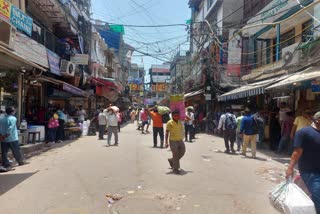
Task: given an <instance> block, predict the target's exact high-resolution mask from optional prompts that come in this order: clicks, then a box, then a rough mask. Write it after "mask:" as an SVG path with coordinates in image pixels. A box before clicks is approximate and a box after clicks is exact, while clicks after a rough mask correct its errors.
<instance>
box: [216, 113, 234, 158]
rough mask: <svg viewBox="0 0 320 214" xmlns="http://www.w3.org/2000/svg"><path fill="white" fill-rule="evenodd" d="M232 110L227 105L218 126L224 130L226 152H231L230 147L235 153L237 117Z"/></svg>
mask: <svg viewBox="0 0 320 214" xmlns="http://www.w3.org/2000/svg"><path fill="white" fill-rule="evenodd" d="M230 112H231V109H230V107H226V109H225V114H223V115H222V116H221V117H220V121H219V126H218V129H219V130H222V131H223V138H224V144H225V147H226V150H225V153H230V149H231V152H232V153H235V150H234V142H235V140H236V129H237V122H236V121H237V118H236V116H235V115H234V114H231V113H230ZM229 141H230V145H229Z"/></svg>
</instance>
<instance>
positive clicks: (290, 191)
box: [269, 181, 316, 214]
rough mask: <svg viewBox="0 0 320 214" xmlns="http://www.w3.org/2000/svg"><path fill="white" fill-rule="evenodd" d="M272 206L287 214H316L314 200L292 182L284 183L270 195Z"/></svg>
mask: <svg viewBox="0 0 320 214" xmlns="http://www.w3.org/2000/svg"><path fill="white" fill-rule="evenodd" d="M269 199H270V202H271V204H272V205H273V206H274V207H275V208H276V209H278V210H279V211H281V212H283V213H285V214H316V210H315V207H314V204H313V202H312V200H311V199H310V198H309V196H307V195H306V194H305V193H304V191H303V190H301V189H300V188H299V187H298V186H297V185H296V184H294V183H292V182H291V181H286V182H282V183H281V184H279V185H278V186H276V187H275V188H274V189H272V190H271V192H270V193H269Z"/></svg>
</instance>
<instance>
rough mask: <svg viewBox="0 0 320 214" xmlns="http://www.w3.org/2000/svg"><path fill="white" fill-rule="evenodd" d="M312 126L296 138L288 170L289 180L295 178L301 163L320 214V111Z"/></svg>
mask: <svg viewBox="0 0 320 214" xmlns="http://www.w3.org/2000/svg"><path fill="white" fill-rule="evenodd" d="M312 121H313V122H312V124H311V126H308V127H305V128H302V129H300V130H299V131H298V132H296V134H295V137H294V152H293V153H292V156H291V161H290V164H289V166H288V169H287V172H286V174H287V178H290V177H292V176H293V171H294V169H293V168H294V166H295V165H296V163H298V162H299V164H298V165H299V171H300V175H301V177H302V179H303V181H304V182H305V184H306V186H307V187H308V190H309V191H310V193H311V194H312V196H311V199H312V201H313V203H314V205H315V207H316V211H317V214H320V155H319V154H320V111H319V112H317V113H316V114H315V115H314V116H313V119H312Z"/></svg>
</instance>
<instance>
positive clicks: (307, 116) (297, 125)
mask: <svg viewBox="0 0 320 214" xmlns="http://www.w3.org/2000/svg"><path fill="white" fill-rule="evenodd" d="M311 122H312V112H311V111H310V109H305V110H303V112H302V115H301V116H298V117H296V118H295V120H294V122H293V127H292V130H291V134H290V138H291V139H293V138H294V135H295V133H296V132H297V131H299V130H300V129H303V128H304V127H307V126H310V125H311Z"/></svg>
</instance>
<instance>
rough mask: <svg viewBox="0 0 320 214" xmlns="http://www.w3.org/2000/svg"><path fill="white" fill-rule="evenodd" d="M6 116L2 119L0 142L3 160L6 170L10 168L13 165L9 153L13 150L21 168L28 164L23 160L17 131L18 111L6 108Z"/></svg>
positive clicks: (0, 119)
mask: <svg viewBox="0 0 320 214" xmlns="http://www.w3.org/2000/svg"><path fill="white" fill-rule="evenodd" d="M5 112H6V114H5V115H4V116H3V117H0V142H1V158H2V165H3V167H4V168H10V167H11V164H10V161H9V159H8V152H9V149H11V151H12V154H13V156H14V158H15V159H16V161H17V163H18V164H19V165H20V166H21V165H24V164H27V162H25V161H24V160H23V157H22V153H21V151H20V145H19V137H18V130H17V118H16V117H15V116H14V115H15V114H16V109H15V108H14V107H13V106H10V107H6V110H5Z"/></svg>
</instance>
